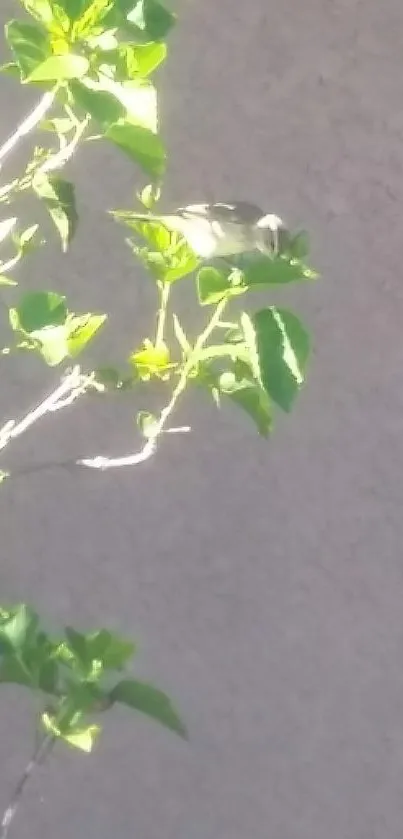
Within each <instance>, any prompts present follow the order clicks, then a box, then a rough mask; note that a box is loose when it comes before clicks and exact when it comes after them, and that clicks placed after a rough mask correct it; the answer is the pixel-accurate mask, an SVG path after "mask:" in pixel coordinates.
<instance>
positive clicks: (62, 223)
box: [32, 173, 78, 252]
mask: <svg viewBox="0 0 403 839" xmlns="http://www.w3.org/2000/svg"><path fill="white" fill-rule="evenodd" d="M32 187H33V189H34V191H35V193H36V194H37V196H38V198H41V199H42V201H44V203H45V205H46V207H47V209H48V212H49V214H50V216H51V218H52V220H53V222H54V224H55V226H56V228H57V230H58V232H59V235H60V239H61V243H62V250H63V251H64V252H65V251H66V250H67V248H68V246H69V244H70V242H71V240H72V238H73V236H74V233H75V231H76V228H77V222H78V214H77V208H76V200H75V192H74V186H73V184H72V183H70V181H66V180H64V178H60V177H59V176H58V175H49V176H48V175H46V174H44V173H38V174H37V175H36V176H35V177H34V179H33V183H32Z"/></svg>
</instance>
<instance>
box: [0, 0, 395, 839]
mask: <svg viewBox="0 0 403 839" xmlns="http://www.w3.org/2000/svg"><path fill="white" fill-rule="evenodd" d="M15 6H16V4H14V3H13V2H12V0H2V4H1V18H4V21H5V20H7V19H8V18H9V17H10V15H11V14H13V10H15ZM402 45H403V6H402V4H401V3H400V2H399V0H384V2H383V3H379V2H378V0H333V2H331V0H305V2H301V0H283V2H282V3H276V2H274V0H249V2H248V3H246V2H245V3H241V2H239V3H236V2H234V0H221V2H220V3H217V2H214V1H213V0H203V2H196V0H189V2H186V3H185V2H183V10H182V14H181V22H180V26H179V27H178V29H177V31H176V34H175V36H174V37H173V39H172V51H171V53H172V54H171V59H170V63H169V66H168V67H167V70H166V71H165V72H164V76H163V83H162V87H163V98H162V111H163V131H164V134H165V136H166V139H167V143H168V146H169V150H170V170H169V179H168V185H167V193H166V198H167V201H169V200H171V199H172V201H174V202H175V203H176V202H180V203H182V202H184V201H185V202H190V201H194V200H202V199H204V198H207V199H210V198H215V199H216V200H217V199H224V200H225V199H231V198H233V197H239V198H244V199H247V200H252V201H256V202H257V203H260V204H261V205H262V206H263V207H264V208H265V209H267V210H268V211H275V212H278V213H279V214H280V215H284V216H285V217H286V218H288V219H289V220H290V222H291V223H292V224H296V225H298V224H301V223H302V224H303V225H304V226H306V227H307V228H308V229H309V230H310V231H311V235H312V239H313V249H314V258H315V262H316V264H317V265H318V266H319V267H320V269H321V271H322V272H323V275H324V280H323V282H322V283H321V284H320V285H318V286H316V287H309V288H302V289H295V290H292V291H291V290H290V291H289V292H288V293H287V295H285V297H284V296H282V297H281V299H283V298H284V299H286V300H287V301H288V303H289V304H290V305H293V307H294V308H295V309H296V310H297V311H298V312H300V313H301V315H302V316H303V317H304V318H305V320H306V322H307V323H308V324H309V327H310V329H311V330H312V332H313V334H314V336H315V354H314V359H313V363H312V366H311V371H310V379H309V384H308V386H307V388H306V390H305V391H304V393H303V395H302V397H301V399H300V401H299V402H298V405H297V408H296V410H295V411H294V413H293V414H292V415H291V417H290V418H286V419H284V418H279V422H278V426H277V431H276V434H275V436H274V437H273V439H272V440H271V441H270V442H269V443H264V442H262V441H260V440H258V439H257V437H256V435H255V433H254V431H253V428H252V427H251V426H250V425H249V424H248V422H247V420H246V419H245V418H244V417H243V416H241V415H239V414H238V413H236V412H233V411H231V410H225V411H223V412H222V413H221V414H217V413H216V412H215V409H214V408H213V407H212V406H211V407H210V406H209V405H208V404H207V402H206V400H205V399H203V398H202V396H201V395H196V394H194V395H193V396H192V397H191V398H190V399H188V401H187V402H186V405H184V406H183V408H182V411H181V417H182V420H183V421H187V420H188V419H190V420H191V421H192V424H193V426H194V433H193V435H192V437H189V438H183V439H178V438H171V439H167V441H166V443H165V445H164V447H163V448H162V450H161V451H160V453H159V455H158V457H157V458H156V459H155V460H154V461H152V462H150V463H148V464H147V465H146V466H144V468H141V469H138V470H137V471H122V472H119V473H113V474H106V475H103V476H102V475H98V474H95V473H91V472H88V473H85V472H84V473H79V474H74V475H73V474H70V473H69V472H58V471H52V470H51V471H45V472H39V473H36V474H32V475H30V476H29V477H26V478H25V479H20V480H18V481H15V483H11V482H10V484H8V485H5V486H4V487H3V488H2V496H1V534H2V551H1V553H2V561H1V576H0V581H1V592H2V594H1V597H2V600H14V599H24V600H29V601H31V602H32V603H33V604H35V605H36V606H37V607H38V608H41V609H43V612H44V614H45V615H47V616H48V618H49V619H51V620H54V621H58V622H60V621H61V622H73V621H77V622H79V623H81V624H82V625H84V626H92V625H98V624H106V625H109V626H111V627H115V628H117V629H120V630H122V631H125V632H127V633H128V634H129V635H130V636H135V637H136V638H138V640H139V643H140V647H141V652H140V655H139V664H138V671H139V672H140V673H141V674H142V675H143V676H147V677H150V678H152V679H154V680H155V681H156V682H158V683H159V684H160V685H161V686H163V687H165V688H166V689H167V690H168V691H170V692H171V693H172V695H174V696H175V698H176V700H177V704H178V706H179V707H180V709H181V711H182V714H183V716H184V718H185V720H186V721H187V724H188V726H189V729H190V734H191V739H190V743H189V744H188V745H187V744H183V743H181V742H179V741H177V740H176V739H175V738H174V737H173V736H170V735H169V734H167V733H166V732H165V731H164V730H161V729H159V728H157V727H155V726H152V725H151V724H148V723H146V722H144V721H143V720H142V719H141V718H139V717H134V716H133V717H131V716H130V715H129V713H128V714H121V715H119V714H118V715H116V716H112V717H111V718H110V720H109V722H108V721H107V722H106V730H105V734H104V736H103V739H102V741H101V743H100V746H99V748H98V750H97V752H96V754H95V756H93V757H89V758H86V757H82V756H81V755H79V754H76V753H73V752H69V751H67V752H66V751H65V752H63V750H62V749H59V753H58V755H57V756H55V758H54V759H53V761H52V763H51V764H50V765H49V767H48V768H46V767H45V768H43V769H42V770H41V772H40V773H38V776H37V777H36V779H35V780H34V782H33V783H32V785H31V786H30V789H29V793H28V794H27V798H26V802H25V805H24V810H23V812H22V813H21V814H20V816H19V819H18V822H17V823H16V824H15V827H14V831H13V836H15V837H19V839H28V837H29V839H32V837H37V836H38V837H39V836H41V837H43V839H51V837H52V839H53V837H55V836H57V837H58V839H70V837H79V836H83V835H85V836H86V837H97V839H104V837H105V839H106V837H110V836H116V837H119V839H133V837H135V839H266V837H270V839H272V837H273V839H324V837H326V839H342V837H343V839H371V837H373V838H374V839H380V837H382V839H400V837H401V835H402V813H403V804H402V801H403V796H402V792H403V668H402V662H403V607H402V602H403V556H402V536H403V516H402V501H403V499H402V488H403V479H402V474H403V453H402V445H403V444H402V413H403V395H402V394H403V390H402V369H403V349H402V347H403V342H402V321H403V298H402V266H401V242H402V221H401V209H402V199H403V172H402V166H403V137H402V134H403V116H402V102H403V92H402V84H401V77H402V60H403V59H402V54H403V53H402ZM24 93H25V92H24ZM28 101H30V98H29V95H28V92H27V93H26V94H25V95H23V92H22V91H19V89H18V87H17V86H16V85H15V84H14V83H12V82H11V81H8V82H5V81H3V82H2V85H1V111H0V113H1V118H0V119H1V134H2V136H4V137H6V136H7V134H8V133H9V131H10V129H11V126H13V125H15V124H16V123H17V121H18V119H20V118H21V117H22V115H23V114H24V112H25V109H26V107H27V103H28ZM73 174H74V177H75V180H76V183H77V187H78V192H79V198H80V205H81V214H82V216H83V221H82V226H81V229H80V232H79V234H78V236H77V240H76V242H75V244H74V247H73V248H72V250H71V252H70V254H69V255H68V256H67V257H65V258H63V259H60V257H59V251H58V247H57V243H56V242H55V240H54V239H53V240H52V242H53V243H52V245H50V246H49V248H48V250H47V252H46V254H45V253H43V254H40V255H38V257H36V258H35V259H33V260H32V262H30V263H29V265H28V263H27V264H26V265H25V267H24V272H22V275H21V281H22V280H23V282H24V283H25V287H29V288H38V287H45V288H46V287H57V288H60V289H63V290H68V295H69V301H70V304H71V306H72V307H75V308H76V309H78V310H79V309H84V310H85V309H87V308H93V309H98V310H100V311H103V310H107V311H110V313H111V321H110V325H109V327H108V330H107V332H106V333H105V336H104V337H103V339H102V341H100V342H99V343H98V344H97V345H96V346H95V345H94V348H93V350H91V352H92V353H93V354H94V355H96V356H97V357H98V356H102V358H104V357H105V354H106V356H107V357H108V358H116V359H118V358H119V354H120V353H121V352H123V351H126V350H127V349H129V348H130V346H131V345H132V343H133V341H134V340H135V339H136V338H138V337H139V335H140V334H143V333H144V331H146V330H147V328H148V326H149V323H150V321H149V318H150V316H151V315H152V311H153V308H152V307H153V303H154V298H153V290H152V287H151V284H150V283H147V282H146V280H145V278H143V277H142V276H141V275H140V274H139V271H138V268H137V267H136V266H135V265H134V264H133V263H132V261H131V256H130V253H129V251H128V250H127V249H126V247H125V246H124V243H123V236H124V234H123V233H122V231H121V230H119V229H118V228H117V227H115V226H114V224H113V223H112V222H111V221H110V220H108V219H107V218H105V215H104V208H105V207H111V206H118V205H120V206H127V205H128V202H129V200H130V196H131V194H132V191H133V189H134V188H135V186H136V177H137V175H136V172H135V171H134V170H133V169H132V167H131V166H130V164H128V163H126V162H125V161H124V160H122V159H121V158H120V157H119V155H118V154H117V153H114V151H113V150H112V149H110V148H107V147H104V146H103V147H102V148H101V147H99V148H98V150H97V152H96V154H95V156H93V155H92V154H91V153H90V149H88V150H87V151H85V152H83V153H81V154H80V155H79V156H78V158H77V159H76V161H75V163H74V166H73ZM277 297H278V295H277V296H276V299H277ZM273 299H274V298H273ZM190 304H191V295H189V294H187V293H186V292H184V296H183V298H181V300H180V302H179V305H180V307H181V310H182V311H183V312H184V315H185V316H186V315H187V318H188V320H187V323H188V324H189V328H190V329H191V328H192V324H193V326H194V327H195V326H196V324H197V322H198V317H199V316H198V315H197V314H195V313H192V310H191V307H190ZM52 382H54V374H52V373H51V372H49V371H44V370H43V368H42V366H41V365H39V363H37V362H36V361H35V360H29V361H28V362H27V361H26V360H21V361H16V362H12V363H9V362H8V361H7V362H3V364H2V389H1V394H2V395H1V406H2V409H1V413H2V416H3V417H4V418H7V417H8V416H14V415H19V414H20V413H21V412H23V411H24V410H26V408H27V407H28V406H29V405H30V404H31V403H32V402H33V401H34V400H36V399H37V397H38V395H40V394H42V393H43V394H45V393H46V391H47V389H48V388H49V387H50V386H51V384H52ZM136 407H147V406H143V405H138V404H137V403H136ZM131 410H132V409H131V403H130V400H127V401H126V402H124V401H117V402H115V401H112V402H110V403H107V404H101V405H99V404H94V403H90V402H85V401H83V402H82V403H79V404H77V405H76V406H75V407H74V408H72V409H71V410H67V411H66V412H65V413H63V414H62V415H60V416H59V417H58V418H49V419H47V420H46V421H44V422H43V423H42V424H41V425H38V427H37V428H35V430H33V431H32V432H31V433H30V434H27V435H26V436H25V437H24V438H23V439H21V441H20V442H19V443H18V444H16V445H15V446H14V448H13V450H12V451H11V450H10V455H9V456H8V457H7V459H5V462H7V464H8V465H10V466H14V467H15V468H17V467H18V466H20V465H21V464H26V463H30V464H40V463H42V462H43V461H44V460H49V459H52V458H55V457H56V458H57V457H60V455H61V453H62V455H63V456H69V455H74V454H84V453H88V454H97V453H98V452H100V451H101V452H104V453H110V454H112V453H124V452H125V451H127V450H129V449H130V447H131V446H132V444H133V440H132V420H131V413H130V412H131ZM29 707H30V705H29V701H28V698H27V697H25V695H23V694H22V693H21V692H19V691H11V690H10V689H8V688H4V690H2V693H1V700H0V740H1V743H2V746H1V754H2V760H1V769H0V772H1V783H0V790H1V800H2V801H3V802H4V803H5V802H6V799H7V793H8V790H9V789H10V788H11V783H12V780H13V779H14V777H15V776H16V774H17V773H18V772H19V770H20V768H21V766H22V765H23V763H24V760H25V757H26V755H27V749H28V742H30V741H29V737H30V736H31V722H30V719H29V716H28V713H27V709H28V708H29Z"/></svg>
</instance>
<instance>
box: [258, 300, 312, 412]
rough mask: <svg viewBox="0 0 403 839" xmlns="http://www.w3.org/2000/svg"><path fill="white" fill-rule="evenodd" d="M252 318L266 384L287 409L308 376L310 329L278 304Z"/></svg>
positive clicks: (261, 370) (260, 364) (272, 395)
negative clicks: (307, 330) (307, 329)
mask: <svg viewBox="0 0 403 839" xmlns="http://www.w3.org/2000/svg"><path fill="white" fill-rule="evenodd" d="M251 322H252V324H253V328H254V331H255V337H254V346H255V350H256V353H257V356H258V360H259V368H260V377H261V381H262V384H263V387H264V388H265V390H266V391H267V393H268V394H269V396H270V397H271V398H272V399H273V401H274V402H276V403H277V404H278V405H279V406H280V408H282V409H283V410H284V411H287V412H288V411H290V410H291V408H292V405H293V402H294V399H295V397H296V395H297V393H298V391H299V389H300V387H301V385H302V383H303V381H304V378H305V369H306V364H307V360H308V355H309V336H308V333H307V332H306V330H305V328H304V327H303V326H302V324H301V322H300V321H299V320H298V318H297V317H296V316H295V315H294V314H293V313H292V312H289V311H287V310H285V309H278V308H276V307H275V306H271V307H270V308H267V309H261V311H259V312H256V314H254V315H253V316H252V318H251ZM255 350H254V349H253V348H252V353H253V352H254V351H255Z"/></svg>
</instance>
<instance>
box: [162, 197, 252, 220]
mask: <svg viewBox="0 0 403 839" xmlns="http://www.w3.org/2000/svg"><path fill="white" fill-rule="evenodd" d="M176 212H177V214H178V215H181V216H183V217H184V218H200V219H207V220H209V221H218V222H220V223H222V224H223V223H227V224H228V223H231V224H256V222H257V221H258V220H259V218H261V216H262V215H263V212H262V210H260V208H259V207H256V205H255V204H249V203H248V202H247V201H229V202H227V203H224V202H218V203H216V204H189V206H187V207H179V208H178V209H177V210H176Z"/></svg>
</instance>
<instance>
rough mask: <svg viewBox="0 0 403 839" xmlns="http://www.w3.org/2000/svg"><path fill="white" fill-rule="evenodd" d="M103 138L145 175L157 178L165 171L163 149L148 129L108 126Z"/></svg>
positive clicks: (117, 124) (122, 125)
mask: <svg viewBox="0 0 403 839" xmlns="http://www.w3.org/2000/svg"><path fill="white" fill-rule="evenodd" d="M105 136H106V137H107V138H108V139H109V140H111V141H112V143H114V144H115V145H117V146H119V148H121V149H122V150H123V151H124V152H126V154H127V155H128V156H129V157H131V159H132V160H134V161H135V162H136V163H138V164H139V165H140V166H141V167H142V169H144V171H145V172H147V174H150V175H153V176H154V177H159V176H161V175H163V173H164V171H165V149H164V146H163V145H162V142H161V140H160V138H159V137H157V135H156V134H153V132H152V131H150V130H149V129H148V128H143V127H142V126H140V125H130V124H129V123H124V124H119V123H115V124H114V125H111V126H109V128H108V130H107V131H106V133H105Z"/></svg>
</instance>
